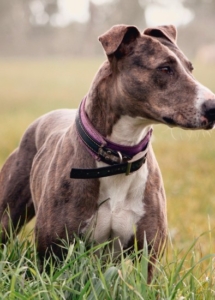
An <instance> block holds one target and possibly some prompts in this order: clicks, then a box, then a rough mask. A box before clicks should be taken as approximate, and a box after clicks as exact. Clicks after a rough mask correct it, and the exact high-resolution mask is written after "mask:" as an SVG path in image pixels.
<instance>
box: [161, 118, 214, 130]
mask: <svg viewBox="0 0 215 300" xmlns="http://www.w3.org/2000/svg"><path fill="white" fill-rule="evenodd" d="M162 119H163V121H164V123H165V124H166V125H168V126H170V127H180V128H182V129H192V130H195V129H197V130H198V129H204V130H210V129H212V128H214V127H215V120H213V121H211V120H210V121H209V120H208V119H206V118H205V117H202V118H200V122H198V123H197V122H194V123H190V122H188V121H187V120H186V119H184V120H185V122H181V120H179V121H177V122H176V121H175V119H173V118H172V117H163V118H162Z"/></svg>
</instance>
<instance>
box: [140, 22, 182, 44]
mask: <svg viewBox="0 0 215 300" xmlns="http://www.w3.org/2000/svg"><path fill="white" fill-rule="evenodd" d="M144 34H146V35H150V36H153V37H157V38H159V37H161V38H166V39H167V40H169V41H170V42H172V43H173V44H175V43H176V38H177V31H176V28H175V26H173V25H168V26H158V27H154V28H147V29H146V30H145V31H144Z"/></svg>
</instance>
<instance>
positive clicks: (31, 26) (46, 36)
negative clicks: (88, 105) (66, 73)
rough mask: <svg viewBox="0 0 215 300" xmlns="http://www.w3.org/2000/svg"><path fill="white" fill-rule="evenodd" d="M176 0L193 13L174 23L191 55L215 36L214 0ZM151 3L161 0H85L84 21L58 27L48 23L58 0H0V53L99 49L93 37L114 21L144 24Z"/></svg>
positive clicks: (92, 51)
mask: <svg viewBox="0 0 215 300" xmlns="http://www.w3.org/2000/svg"><path fill="white" fill-rule="evenodd" d="M70 1H75V0H70ZM77 1H78V0H77ZM86 1H87V0H86ZM179 1H180V0H179ZM181 1H183V4H184V5H185V6H186V7H188V8H190V9H191V10H193V11H194V12H195V18H194V20H193V21H192V22H191V23H190V24H189V25H188V26H186V27H179V35H178V37H179V45H180V46H181V47H182V49H183V50H185V52H186V53H187V54H188V56H189V57H192V56H194V55H195V53H196V51H197V49H198V48H199V47H200V46H201V45H202V44H210V43H213V42H214V41H215V37H214V32H213V28H215V18H214V13H215V1H214V0H181ZM152 2H154V3H156V2H159V3H161V0H114V1H112V2H107V3H104V4H102V5H95V4H94V3H93V2H92V1H90V5H89V10H90V19H89V21H88V22H87V23H83V24H80V23H75V22H73V23H71V24H69V25H68V26H67V27H63V28H62V27H54V26H53V22H52V21H53V20H54V17H55V16H56V14H57V13H58V12H59V5H58V0H16V1H12V0H0V41H1V46H0V55H13V56H14V55H34V56H40V55H71V54H75V55H76V54H78V55H94V54H101V45H100V43H99V42H97V43H96V40H97V37H98V36H99V35H100V34H102V33H103V32H105V31H106V30H107V29H109V28H110V27H111V26H112V25H114V24H120V23H125V24H126V23H127V24H133V25H136V26H138V27H139V28H140V29H143V28H144V27H145V18H144V10H145V7H146V6H147V4H149V3H152ZM200 37H201V38H200ZM191 41H192V42H191Z"/></svg>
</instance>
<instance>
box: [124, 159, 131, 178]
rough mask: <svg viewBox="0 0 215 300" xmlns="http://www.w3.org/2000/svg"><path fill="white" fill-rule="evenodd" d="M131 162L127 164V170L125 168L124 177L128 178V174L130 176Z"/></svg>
mask: <svg viewBox="0 0 215 300" xmlns="http://www.w3.org/2000/svg"><path fill="white" fill-rule="evenodd" d="M131 164H132V163H131V162H128V165H127V168H126V172H125V175H126V176H128V175H129V174H131Z"/></svg>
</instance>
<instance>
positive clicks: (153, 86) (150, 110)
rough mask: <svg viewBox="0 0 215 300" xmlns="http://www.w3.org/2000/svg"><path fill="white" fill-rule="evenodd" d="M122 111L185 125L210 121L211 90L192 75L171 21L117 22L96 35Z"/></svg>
mask: <svg viewBox="0 0 215 300" xmlns="http://www.w3.org/2000/svg"><path fill="white" fill-rule="evenodd" d="M99 40H100V42H101V43H102V45H103V48H104V50H105V52H106V55H107V57H108V60H109V63H110V68H111V76H112V77H113V78H114V80H113V83H114V86H113V91H114V90H115V91H116V90H117V93H116V94H117V97H118V100H117V101H118V106H119V107H118V109H120V111H121V112H122V114H128V115H130V116H132V117H142V118H144V120H146V119H147V121H148V122H149V123H152V124H153V123H164V124H168V125H170V126H179V127H182V128H191V129H211V128H212V127H213V126H214V124H215V95H214V94H213V93H212V92H211V91H210V90H209V89H207V88H206V87H204V86H203V85H201V84H200V83H199V82H198V81H197V80H195V78H194V77H193V75H192V70H193V67H192V64H191V63H190V62H189V60H188V59H187V58H186V57H185V55H184V54H183V53H182V52H181V50H180V49H179V48H178V46H177V45H176V29H175V27H174V26H160V27H156V28H148V29H146V30H145V31H144V33H143V34H141V33H140V32H139V30H138V29H137V28H136V27H135V26H126V25H117V26H114V27H112V28H111V29H110V30H109V31H107V32H106V33H105V34H103V35H102V36H100V38H99Z"/></svg>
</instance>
